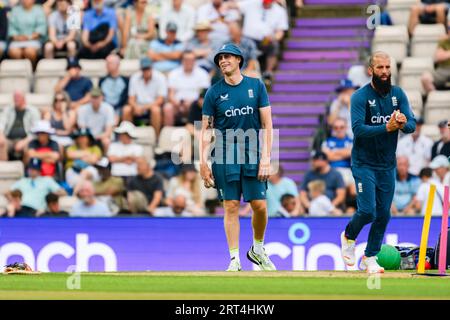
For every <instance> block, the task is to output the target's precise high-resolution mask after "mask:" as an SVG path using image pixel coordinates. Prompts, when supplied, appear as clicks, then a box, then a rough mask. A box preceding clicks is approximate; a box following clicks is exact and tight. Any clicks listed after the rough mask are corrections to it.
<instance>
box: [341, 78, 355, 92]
mask: <svg viewBox="0 0 450 320" xmlns="http://www.w3.org/2000/svg"><path fill="white" fill-rule="evenodd" d="M358 88H359V87H358V86H355V85H354V84H353V82H352V80H350V79H342V80H341V82H340V83H339V85H338V86H337V87H336V92H337V93H339V92H341V91H344V90H346V89H358Z"/></svg>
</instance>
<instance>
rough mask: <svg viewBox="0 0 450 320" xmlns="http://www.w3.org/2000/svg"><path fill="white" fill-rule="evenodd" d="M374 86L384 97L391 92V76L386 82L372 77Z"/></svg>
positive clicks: (374, 76)
mask: <svg viewBox="0 0 450 320" xmlns="http://www.w3.org/2000/svg"><path fill="white" fill-rule="evenodd" d="M372 84H373V86H374V87H375V90H377V91H378V92H379V93H380V94H381V95H382V96H385V95H387V94H388V93H389V92H391V87H392V84H391V75H389V76H388V78H387V79H386V80H382V79H381V78H380V77H378V76H377V75H375V74H374V75H372Z"/></svg>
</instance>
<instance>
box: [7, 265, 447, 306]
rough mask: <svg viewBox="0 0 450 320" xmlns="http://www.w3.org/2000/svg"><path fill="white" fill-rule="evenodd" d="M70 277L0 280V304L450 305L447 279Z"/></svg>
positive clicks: (297, 274)
mask: <svg viewBox="0 0 450 320" xmlns="http://www.w3.org/2000/svg"><path fill="white" fill-rule="evenodd" d="M69 277H70V274H65V273H42V274H36V275H4V274H0V299H161V300H169V299H170V300H172V299H174V300H177V299H182V300H188V299H194V300H197V299H208V300H215V299H220V300H228V299H230V300H231V299H233V300H245V299H256V300H264V299H446V300H449V299H450V277H424V276H416V275H412V274H411V272H387V273H385V274H383V275H381V279H380V286H381V288H380V289H373V290H369V289H368V288H367V283H368V275H367V274H365V273H362V272H334V271H330V272H327V271H320V272H302V271H291V272H286V271H281V272H269V273H267V272H266V273H263V272H240V273H226V272H139V273H137V272H117V273H81V274H80V277H79V280H80V286H81V289H80V290H68V289H67V282H69V283H75V281H74V278H73V276H72V277H71V278H69ZM369 282H371V283H375V282H374V281H370V280H369Z"/></svg>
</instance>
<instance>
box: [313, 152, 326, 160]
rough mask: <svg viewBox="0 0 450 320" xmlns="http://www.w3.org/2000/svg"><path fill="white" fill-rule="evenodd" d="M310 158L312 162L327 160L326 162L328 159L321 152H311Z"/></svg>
mask: <svg viewBox="0 0 450 320" xmlns="http://www.w3.org/2000/svg"><path fill="white" fill-rule="evenodd" d="M311 158H312V159H313V160H327V161H328V157H327V155H326V153H325V152H323V151H322V150H314V151H313V152H311Z"/></svg>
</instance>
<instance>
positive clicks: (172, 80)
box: [167, 69, 178, 88]
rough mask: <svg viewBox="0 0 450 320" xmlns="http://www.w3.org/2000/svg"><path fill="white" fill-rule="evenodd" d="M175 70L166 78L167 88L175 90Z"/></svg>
mask: <svg viewBox="0 0 450 320" xmlns="http://www.w3.org/2000/svg"><path fill="white" fill-rule="evenodd" d="M177 71H178V70H177V69H175V70H172V71H170V72H169V75H168V76H167V86H168V87H169V88H176V86H177Z"/></svg>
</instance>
